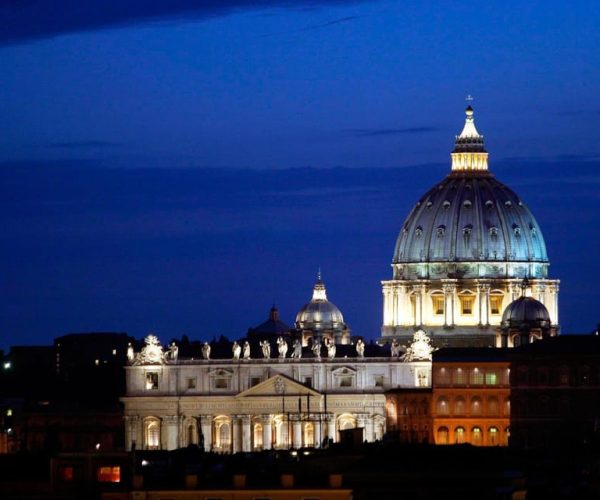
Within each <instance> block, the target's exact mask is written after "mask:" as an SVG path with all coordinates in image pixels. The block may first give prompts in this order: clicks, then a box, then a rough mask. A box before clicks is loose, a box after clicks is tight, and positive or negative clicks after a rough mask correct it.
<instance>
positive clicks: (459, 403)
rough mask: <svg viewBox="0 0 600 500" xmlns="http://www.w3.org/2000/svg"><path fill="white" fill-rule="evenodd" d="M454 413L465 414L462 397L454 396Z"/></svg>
mask: <svg viewBox="0 0 600 500" xmlns="http://www.w3.org/2000/svg"><path fill="white" fill-rule="evenodd" d="M454 414H455V415H464V414H465V400H464V399H463V398H460V397H459V398H456V401H455V403H454Z"/></svg>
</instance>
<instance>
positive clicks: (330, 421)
mask: <svg viewBox="0 0 600 500" xmlns="http://www.w3.org/2000/svg"><path fill="white" fill-rule="evenodd" d="M327 439H329V441H330V442H332V443H335V416H333V415H331V416H328V417H327Z"/></svg>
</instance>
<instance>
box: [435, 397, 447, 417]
mask: <svg viewBox="0 0 600 500" xmlns="http://www.w3.org/2000/svg"><path fill="white" fill-rule="evenodd" d="M437 412H438V414H439V415H448V413H449V410H448V401H446V398H439V399H438V400H437Z"/></svg>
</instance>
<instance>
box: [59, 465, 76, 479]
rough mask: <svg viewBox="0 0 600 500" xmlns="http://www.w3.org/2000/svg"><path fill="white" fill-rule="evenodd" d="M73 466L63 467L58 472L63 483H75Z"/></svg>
mask: <svg viewBox="0 0 600 500" xmlns="http://www.w3.org/2000/svg"><path fill="white" fill-rule="evenodd" d="M74 472H75V471H74V469H73V466H72V465H64V466H61V467H60V468H59V470H58V476H59V478H60V480H61V481H73V479H75V473H74Z"/></svg>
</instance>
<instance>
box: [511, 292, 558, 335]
mask: <svg viewBox="0 0 600 500" xmlns="http://www.w3.org/2000/svg"><path fill="white" fill-rule="evenodd" d="M502 326H503V327H506V328H519V327H523V326H526V327H531V326H540V327H544V326H550V313H549V312H548V309H546V306H545V305H544V304H542V303H541V302H539V301H537V300H535V299H534V298H532V297H519V298H518V299H517V300H515V301H513V302H511V303H510V304H509V305H508V306H507V307H506V309H505V310H504V314H502Z"/></svg>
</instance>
